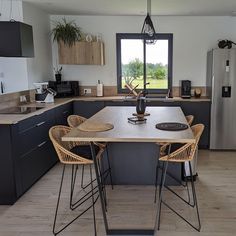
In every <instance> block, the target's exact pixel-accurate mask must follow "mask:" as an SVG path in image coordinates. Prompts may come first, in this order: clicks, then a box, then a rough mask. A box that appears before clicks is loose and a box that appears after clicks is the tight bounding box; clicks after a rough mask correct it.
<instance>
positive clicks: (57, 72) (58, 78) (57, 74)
mask: <svg viewBox="0 0 236 236" xmlns="http://www.w3.org/2000/svg"><path fill="white" fill-rule="evenodd" d="M54 71H55V78H56V82H57V83H61V72H62V66H61V67H58V66H57V67H56V68H55V67H54Z"/></svg>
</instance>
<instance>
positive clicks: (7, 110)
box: [0, 107, 43, 114]
mask: <svg viewBox="0 0 236 236" xmlns="http://www.w3.org/2000/svg"><path fill="white" fill-rule="evenodd" d="M42 108H43V107H8V108H4V109H1V110H0V114H29V113H32V112H35V111H38V110H40V109H42Z"/></svg>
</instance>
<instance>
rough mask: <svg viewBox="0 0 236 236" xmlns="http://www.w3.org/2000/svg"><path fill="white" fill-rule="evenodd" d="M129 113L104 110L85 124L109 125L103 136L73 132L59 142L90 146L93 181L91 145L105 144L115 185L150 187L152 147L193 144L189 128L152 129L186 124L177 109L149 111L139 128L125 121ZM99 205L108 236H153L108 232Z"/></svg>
mask: <svg viewBox="0 0 236 236" xmlns="http://www.w3.org/2000/svg"><path fill="white" fill-rule="evenodd" d="M133 112H135V108H134V107H105V108H104V109H102V110H101V111H99V112H98V113H96V114H95V115H94V116H92V117H91V118H90V119H88V120H87V122H99V123H111V124H113V125H114V128H113V129H111V130H108V131H104V132H86V131H81V130H79V129H78V128H75V129H73V130H72V131H71V132H70V133H68V134H67V135H66V136H64V137H63V138H62V140H63V141H89V142H91V146H92V151H93V159H94V163H95V170H96V175H97V177H98V166H97V161H96V158H95V152H94V146H93V142H108V143H109V154H110V155H109V156H110V161H111V168H112V176H113V179H114V182H115V184H140V185H146V184H154V181H155V170H156V164H157V157H158V154H159V153H158V152H159V149H158V145H157V144H156V143H157V142H170V143H193V142H194V141H195V140H194V137H193V134H192V131H191V129H190V128H188V129H186V130H183V131H162V130H158V129H156V128H155V125H156V124H157V123H161V122H180V123H185V124H187V121H186V119H185V116H184V114H183V112H182V110H181V108H180V107H149V108H148V109H147V112H149V113H150V116H147V122H146V123H144V124H139V125H133V124H130V123H128V121H127V118H128V117H130V116H132V113H133ZM170 171H171V172H173V173H174V174H175V175H177V176H178V177H180V175H181V171H180V168H177V169H176V167H174V166H173V167H172V169H170ZM97 181H98V186H99V193H100V196H101V195H102V189H101V184H100V180H99V178H97ZM153 192H154V188H153ZM101 204H102V210H103V217H104V222H105V228H106V232H107V234H108V235H112V234H114V235H115V234H116V235H119V234H123V235H124V234H127V235H128V234H130V235H136V234H143V235H153V234H154V229H110V228H109V224H108V219H107V216H106V211H105V206H104V202H103V201H101ZM111 207H112V206H111ZM154 228H155V227H154Z"/></svg>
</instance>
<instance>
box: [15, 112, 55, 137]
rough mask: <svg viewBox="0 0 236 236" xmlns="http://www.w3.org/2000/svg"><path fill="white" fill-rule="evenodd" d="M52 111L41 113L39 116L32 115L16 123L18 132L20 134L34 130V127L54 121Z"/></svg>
mask: <svg viewBox="0 0 236 236" xmlns="http://www.w3.org/2000/svg"><path fill="white" fill-rule="evenodd" d="M54 115H55V114H54V109H52V110H50V111H46V112H43V113H41V114H39V115H34V116H32V117H30V118H28V119H25V120H22V121H20V122H18V123H17V125H18V126H17V127H18V132H19V133H22V132H25V131H27V130H28V129H32V128H34V127H35V126H36V125H38V124H40V123H41V122H44V121H47V120H51V119H54Z"/></svg>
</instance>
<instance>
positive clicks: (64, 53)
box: [58, 42, 105, 65]
mask: <svg viewBox="0 0 236 236" xmlns="http://www.w3.org/2000/svg"><path fill="white" fill-rule="evenodd" d="M58 55H59V63H60V64H68V65H104V64H105V56H104V43H103V42H76V43H75V44H74V45H73V46H72V47H68V46H65V45H64V43H59V45H58Z"/></svg>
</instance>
